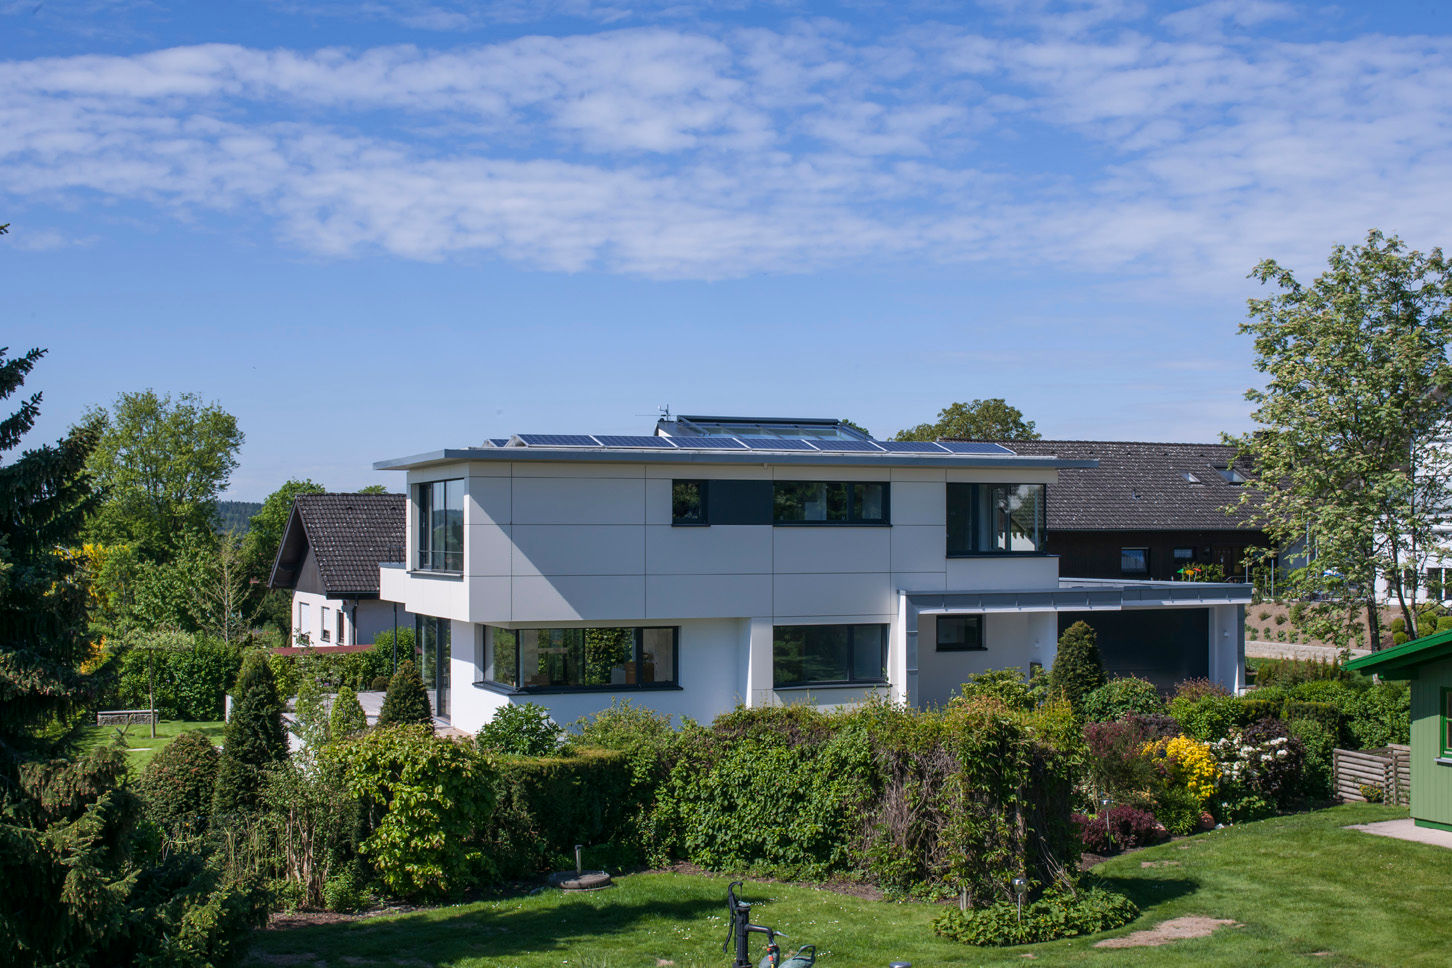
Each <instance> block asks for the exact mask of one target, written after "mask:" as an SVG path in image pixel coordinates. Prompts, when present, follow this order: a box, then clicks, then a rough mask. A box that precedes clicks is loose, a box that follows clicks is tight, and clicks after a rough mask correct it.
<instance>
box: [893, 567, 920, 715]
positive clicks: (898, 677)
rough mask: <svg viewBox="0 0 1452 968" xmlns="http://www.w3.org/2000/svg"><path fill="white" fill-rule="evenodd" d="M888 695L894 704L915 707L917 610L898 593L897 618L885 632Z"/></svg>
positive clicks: (916, 698) (916, 691) (906, 598)
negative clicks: (886, 636)
mask: <svg viewBox="0 0 1452 968" xmlns="http://www.w3.org/2000/svg"><path fill="white" fill-rule="evenodd" d="M887 683H888V695H889V696H890V697H891V699H892V701H893V702H895V703H901V704H903V705H905V706H909V707H916V706H917V704H918V610H917V609H916V608H915V607H913V605H912V603H911V602H909V601H908V597H907V595H905V594H903V593H902V592H898V596H897V615H896V616H895V617H894V618H893V622H892V627H891V628H890V629H889V630H888V639H887Z"/></svg>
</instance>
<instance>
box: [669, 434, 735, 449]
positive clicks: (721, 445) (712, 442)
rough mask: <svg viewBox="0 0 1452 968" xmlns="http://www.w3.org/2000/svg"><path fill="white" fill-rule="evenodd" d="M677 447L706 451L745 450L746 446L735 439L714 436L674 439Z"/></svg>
mask: <svg viewBox="0 0 1452 968" xmlns="http://www.w3.org/2000/svg"><path fill="white" fill-rule="evenodd" d="M675 442H676V446H677V447H699V448H704V449H706V450H745V449H746V445H745V444H743V443H742V442H741V441H739V440H737V439H736V438H735V437H718V436H716V435H714V434H713V435H711V436H701V437H676V438H675Z"/></svg>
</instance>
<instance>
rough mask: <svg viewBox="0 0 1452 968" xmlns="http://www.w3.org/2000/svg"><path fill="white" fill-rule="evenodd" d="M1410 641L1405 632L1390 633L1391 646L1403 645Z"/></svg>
mask: <svg viewBox="0 0 1452 968" xmlns="http://www.w3.org/2000/svg"><path fill="white" fill-rule="evenodd" d="M1410 641H1411V639H1410V638H1408V637H1407V633H1405V632H1393V633H1392V645H1405V644H1406V643H1408V642H1410Z"/></svg>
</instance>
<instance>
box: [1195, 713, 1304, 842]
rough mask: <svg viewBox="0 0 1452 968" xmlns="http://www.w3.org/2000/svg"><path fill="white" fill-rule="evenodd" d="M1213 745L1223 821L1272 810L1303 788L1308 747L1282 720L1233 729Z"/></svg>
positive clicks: (1218, 807) (1254, 816)
mask: <svg viewBox="0 0 1452 968" xmlns="http://www.w3.org/2000/svg"><path fill="white" fill-rule="evenodd" d="M1210 750H1211V752H1212V753H1213V754H1214V756H1215V760H1216V762H1217V763H1218V764H1219V766H1220V790H1219V791H1218V796H1217V797H1216V803H1215V807H1216V813H1217V815H1218V816H1219V818H1220V820H1222V821H1223V822H1226V823H1235V822H1237V821H1243V820H1256V819H1260V818H1261V817H1266V816H1270V815H1271V814H1273V813H1275V810H1276V807H1277V806H1285V805H1286V804H1287V803H1288V802H1289V801H1290V800H1291V798H1292V797H1293V796H1294V795H1295V794H1296V793H1297V791H1298V790H1299V789H1300V786H1301V774H1302V770H1303V768H1304V767H1305V762H1306V751H1305V747H1304V745H1303V744H1302V743H1301V741H1300V740H1299V739H1296V738H1295V737H1293V736H1291V735H1289V733H1288V731H1287V729H1286V724H1285V723H1282V722H1280V721H1279V720H1275V719H1263V720H1261V721H1260V722H1258V723H1254V724H1252V725H1250V726H1247V727H1246V728H1245V729H1234V730H1231V731H1230V733H1229V734H1228V735H1226V736H1225V737H1224V738H1223V739H1220V740H1217V741H1216V742H1214V743H1212V744H1211V746H1210Z"/></svg>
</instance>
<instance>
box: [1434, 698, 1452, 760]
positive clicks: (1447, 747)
mask: <svg viewBox="0 0 1452 968" xmlns="http://www.w3.org/2000/svg"><path fill="white" fill-rule="evenodd" d="M1441 700H1442V703H1441V708H1440V709H1438V710H1437V714H1438V715H1437V720H1438V723H1437V725H1438V726H1440V727H1441V731H1440V735H1439V736H1438V737H1437V748H1438V750H1439V751H1440V752H1441V754H1442V758H1443V759H1446V758H1448V757H1452V736H1449V735H1448V731H1449V729H1452V715H1449V713H1452V709H1449V708H1448V704H1449V703H1452V688H1449V687H1447V686H1443V687H1442V690H1441Z"/></svg>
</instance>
